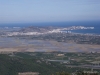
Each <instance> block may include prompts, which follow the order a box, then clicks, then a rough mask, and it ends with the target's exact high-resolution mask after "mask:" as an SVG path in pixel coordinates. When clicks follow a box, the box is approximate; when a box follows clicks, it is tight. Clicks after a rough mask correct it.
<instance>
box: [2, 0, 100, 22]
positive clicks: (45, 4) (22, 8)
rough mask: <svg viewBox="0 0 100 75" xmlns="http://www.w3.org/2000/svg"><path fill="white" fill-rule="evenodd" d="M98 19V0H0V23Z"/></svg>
mask: <svg viewBox="0 0 100 75" xmlns="http://www.w3.org/2000/svg"><path fill="white" fill-rule="evenodd" d="M66 21H67V22H68V21H100V0H0V23H35V22H66Z"/></svg>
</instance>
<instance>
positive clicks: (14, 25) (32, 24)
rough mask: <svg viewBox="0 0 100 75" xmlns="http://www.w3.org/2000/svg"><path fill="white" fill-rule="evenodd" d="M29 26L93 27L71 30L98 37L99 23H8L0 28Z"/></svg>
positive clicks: (99, 33) (99, 31) (0, 25)
mask: <svg viewBox="0 0 100 75" xmlns="http://www.w3.org/2000/svg"><path fill="white" fill-rule="evenodd" d="M30 26H40V27H41V26H42V27H45V26H54V27H71V26H84V27H94V29H80V30H71V32H72V33H80V34H96V35H100V21H84V22H83V21H82V22H45V23H9V24H0V27H20V28H23V27H30Z"/></svg>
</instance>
